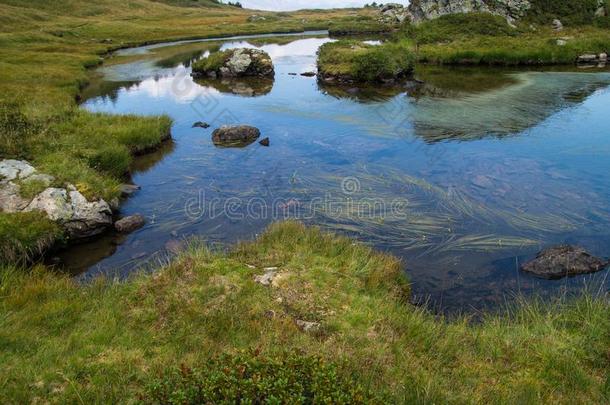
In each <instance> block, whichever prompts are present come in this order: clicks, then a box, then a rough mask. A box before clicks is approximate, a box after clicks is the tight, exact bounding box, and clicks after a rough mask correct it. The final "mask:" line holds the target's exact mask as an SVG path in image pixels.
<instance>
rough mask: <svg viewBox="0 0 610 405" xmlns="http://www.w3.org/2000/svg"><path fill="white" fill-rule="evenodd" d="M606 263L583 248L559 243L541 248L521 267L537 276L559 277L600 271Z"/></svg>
mask: <svg viewBox="0 0 610 405" xmlns="http://www.w3.org/2000/svg"><path fill="white" fill-rule="evenodd" d="M608 264H609V262H608V261H607V260H602V259H600V258H597V257H595V256H591V255H590V254H589V253H587V252H586V251H585V250H584V249H583V248H580V247H575V246H569V245H561V246H556V247H552V248H549V249H545V250H543V251H542V252H540V253H538V255H537V256H536V258H535V259H534V260H531V261H529V262H527V263H525V264H524V265H523V266H522V267H521V269H522V270H523V271H526V272H528V273H532V274H534V275H536V276H538V277H542V278H548V279H559V278H563V277H569V276H577V275H580V274H588V273H594V272H597V271H601V270H603V269H604V268H606V267H607V266H608Z"/></svg>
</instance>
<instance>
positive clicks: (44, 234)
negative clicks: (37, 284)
mask: <svg viewBox="0 0 610 405" xmlns="http://www.w3.org/2000/svg"><path fill="white" fill-rule="evenodd" d="M61 238H62V232H61V230H60V228H59V226H58V225H56V224H55V223H54V222H52V221H50V220H49V219H47V218H46V216H45V215H44V214H42V213H39V212H24V213H18V214H5V213H1V212H0V266H1V265H8V264H15V265H26V264H27V263H28V262H31V261H32V260H35V259H37V258H39V257H40V255H42V254H43V253H44V252H45V251H46V250H47V249H48V248H49V247H51V246H53V245H54V244H55V243H57V242H58V241H59V240H60V239H61Z"/></svg>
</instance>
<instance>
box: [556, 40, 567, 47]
mask: <svg viewBox="0 0 610 405" xmlns="http://www.w3.org/2000/svg"><path fill="white" fill-rule="evenodd" d="M567 43H568V42H567V41H566V40H565V39H558V40H557V45H558V46H565V45H566V44H567Z"/></svg>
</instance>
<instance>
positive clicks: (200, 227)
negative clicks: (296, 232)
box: [60, 35, 610, 311]
mask: <svg viewBox="0 0 610 405" xmlns="http://www.w3.org/2000/svg"><path fill="white" fill-rule="evenodd" d="M326 41H329V39H328V38H325V37H320V36H319V35H318V36H317V37H295V36H291V37H281V38H273V37H263V38H248V39H232V40H225V41H220V42H216V41H205V42H187V43H174V44H171V45H169V46H160V45H155V46H152V47H143V48H137V49H134V50H128V51H123V53H122V56H117V57H115V58H114V59H113V60H111V61H110V63H109V64H108V65H107V66H105V67H103V68H101V69H100V70H99V71H98V75H99V77H98V80H96V81H94V82H93V85H92V86H91V87H90V88H89V89H87V90H86V92H85V96H86V97H87V100H86V101H85V102H84V104H83V107H84V108H87V109H89V110H91V111H102V112H109V113H116V114H124V113H134V114H146V115H150V114H168V115H170V116H171V117H172V118H173V119H174V120H175V122H174V126H173V128H172V134H173V138H174V141H173V143H171V144H168V145H165V146H164V147H163V148H162V149H161V150H160V151H158V152H157V153H155V154H153V155H150V156H146V157H145V158H143V159H141V160H139V161H138V164H137V165H138V167H137V168H136V169H137V170H136V171H135V173H134V175H133V181H134V182H135V183H136V184H138V185H140V186H142V190H141V191H140V192H138V193H137V194H136V195H134V196H133V197H131V198H130V199H128V200H126V201H125V203H124V204H123V206H122V208H121V214H123V215H129V214H133V213H142V214H144V215H145V216H146V217H147V219H148V224H147V226H146V227H145V228H143V229H141V230H139V231H137V232H136V233H134V234H131V235H128V236H116V235H108V236H106V237H105V238H103V239H102V240H98V241H95V242H92V243H89V244H84V245H80V246H77V247H74V248H72V249H70V250H68V251H66V252H63V253H62V254H61V255H60V258H61V259H62V261H63V262H64V264H65V265H66V266H67V267H68V268H70V269H71V270H72V271H73V272H74V273H81V274H82V277H85V278H86V277H91V276H94V275H96V274H99V273H110V274H117V273H118V275H121V276H124V275H127V274H129V273H130V272H131V271H133V269H134V268H137V267H138V266H140V265H142V264H143V263H146V262H149V261H151V260H152V261H153V262H154V261H155V260H156V259H157V258H164V257H166V256H167V254H168V251H172V250H174V249H175V247H176V246H177V245H178V244H179V243H180V241H183V240H184V239H186V238H189V237H192V236H198V237H203V238H205V239H207V240H208V241H210V242H213V243H220V244H229V243H233V242H235V241H236V240H241V239H248V238H251V237H253V236H254V235H256V234H257V233H259V232H260V231H261V230H262V229H263V228H264V227H265V226H266V225H267V224H268V223H269V222H271V221H273V220H279V219H284V218H294V217H296V218H300V219H302V220H303V221H305V222H307V223H312V224H320V225H323V226H325V227H327V228H329V229H333V230H337V231H339V232H343V233H346V234H349V235H350V236H354V237H357V238H359V239H360V240H362V241H364V242H367V243H370V244H371V245H373V246H375V247H377V248H379V249H384V250H388V251H390V252H392V253H394V254H396V255H399V256H400V257H402V258H404V262H405V265H406V266H405V267H406V271H407V273H408V274H409V277H410V279H411V281H412V282H413V290H414V295H415V298H414V299H415V300H417V301H428V302H429V304H430V305H431V306H432V307H435V308H440V309H442V310H448V311H453V310H465V311H468V310H471V309H480V308H487V307H493V306H496V305H498V304H502V303H504V302H506V301H510V300H511V299H512V297H513V295H514V294H515V293H517V292H521V293H526V294H529V293H536V294H542V295H547V294H557V293H562V292H563V291H565V290H568V291H579V290H580V289H582V288H583V287H584V286H589V288H595V289H601V290H604V291H605V290H608V287H609V286H610V283H609V282H608V280H607V278H606V273H607V271H606V272H601V273H598V274H596V275H588V276H584V277H577V278H571V279H568V280H561V281H545V280H539V279H536V278H533V277H531V276H529V275H527V274H523V273H520V272H519V271H518V264H519V263H520V262H521V261H522V260H526V259H528V258H530V257H531V256H533V255H534V254H535V253H536V252H537V251H539V250H540V249H541V248H543V247H546V246H549V245H553V244H557V243H563V242H566V243H573V244H579V245H582V246H584V247H586V248H587V249H589V250H590V251H591V252H592V253H593V254H597V255H601V256H607V255H610V179H609V178H608V174H607V172H608V169H609V168H610V161H609V157H610V129H609V128H610V89H609V88H608V85H609V84H610V73H608V72H604V71H597V70H594V71H587V72H535V71H505V70H491V69H488V70H473V69H470V70H465V69H440V68H426V67H421V68H420V69H418V72H419V73H418V78H420V79H422V80H423V81H424V84H415V83H407V84H405V85H403V86H400V87H396V88H374V87H373V88H370V87H369V88H361V89H358V88H337V87H326V86H323V87H320V86H319V85H318V83H317V82H316V79H315V78H307V77H302V76H299V75H294V73H297V74H298V73H301V72H306V71H312V70H315V53H316V51H317V49H318V47H319V46H320V45H321V44H323V43H324V42H326ZM242 46H247V47H252V46H255V47H261V48H262V49H264V50H265V51H267V52H268V53H269V54H270V55H271V57H272V59H273V61H274V64H275V68H276V76H275V80H271V81H260V80H259V81H252V80H241V81H227V80H225V81H209V80H207V81H199V82H195V81H193V80H192V79H191V77H190V67H189V66H190V62H191V61H192V60H193V59H196V58H200V57H205V56H206V55H207V54H209V52H215V51H217V50H219V49H226V48H232V47H242ZM196 121H206V122H208V123H210V124H212V127H211V128H209V129H207V130H203V129H201V128H192V124H193V123H194V122H196ZM232 123H244V124H250V125H254V126H257V127H258V128H260V129H261V131H262V133H263V137H265V136H267V137H269V138H270V139H271V146H270V147H269V148H265V147H262V146H260V145H258V144H257V143H254V144H252V145H250V146H248V147H246V148H242V149H234V148H216V147H215V146H214V145H213V144H212V142H211V139H210V138H211V132H212V130H213V129H214V128H215V127H218V126H220V125H222V124H232Z"/></svg>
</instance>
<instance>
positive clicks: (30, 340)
mask: <svg viewBox="0 0 610 405" xmlns="http://www.w3.org/2000/svg"><path fill="white" fill-rule="evenodd" d="M252 266H254V268H252ZM267 266H278V267H279V272H280V274H282V275H283V276H282V278H281V279H280V280H278V283H276V284H277V286H276V287H264V286H261V285H259V284H257V283H255V282H254V281H253V277H254V275H258V274H262V273H263V272H264V270H263V268H264V267H267ZM407 291H408V285H406V284H405V279H404V276H403V275H402V272H401V266H400V263H399V261H398V260H397V259H396V258H393V257H391V256H387V255H384V254H380V253H376V252H374V251H372V250H371V249H370V248H368V247H366V246H363V245H361V244H359V243H355V242H353V241H352V240H350V239H347V238H343V237H337V236H333V235H329V234H327V233H325V232H322V231H320V230H319V229H316V228H306V227H304V226H302V225H300V224H298V223H295V222H285V223H279V224H274V225H272V226H271V227H270V228H269V229H268V230H267V231H266V232H265V233H263V234H262V235H261V236H260V237H259V238H258V240H256V241H254V242H245V243H242V244H240V245H238V246H236V247H235V248H233V249H231V250H229V251H228V252H227V253H221V252H215V251H211V250H209V249H206V248H205V247H204V246H203V245H202V244H192V245H190V246H188V247H187V248H186V250H185V251H184V252H183V253H182V254H180V255H179V257H177V258H176V260H174V261H172V262H171V263H169V264H168V265H167V266H165V267H164V268H162V269H159V270H158V271H156V272H155V273H153V274H148V275H147V274H139V275H134V276H132V277H131V278H130V279H129V280H127V281H125V282H117V281H115V280H110V279H97V280H94V281H92V282H91V283H87V284H77V283H76V282H75V281H73V280H70V279H68V278H67V277H65V276H62V275H58V274H53V273H51V272H49V271H47V270H46V269H44V268H42V267H37V268H34V269H32V270H31V271H30V272H23V271H17V270H16V269H13V268H7V267H4V268H2V269H0V326H1V328H0V345H1V346H2V349H3V350H2V351H0V361H2V364H3V367H2V368H1V369H0V387H1V389H2V392H3V395H4V398H6V399H7V400H9V401H13V402H31V401H32V400H34V399H35V398H43V397H44V398H46V399H47V400H49V401H52V402H80V401H82V402H84V403H88V402H96V401H98V400H100V398H103V399H104V400H109V401H116V402H125V401H132V400H133V401H137V400H138V398H140V399H142V395H146V393H149V392H150V391H148V389H149V388H150V387H151V385H155V384H158V383H159V382H160V380H161V381H163V378H164V376H167V372H168V371H169V370H176V369H180V368H181V366H182V368H183V369H184V370H186V369H192V368H196V369H200V368H205V367H206V365H213V364H217V362H218V361H219V359H223V358H225V359H227V361H226V362H223V363H220V364H219V369H221V370H222V369H223V366H224V367H225V369H226V367H230V366H231V364H233V363H232V362H231V361H230V360H229V359H232V358H235V355H238V356H239V354H240V353H256V354H255V355H254V356H260V358H263V359H266V358H272V359H277V360H278V361H282V359H286V360H287V363H282V364H292V363H290V361H289V359H288V358H287V357H286V356H291V355H295V356H297V357H300V356H303V357H306V358H309V357H315V358H319V359H322V360H323V361H324V363H325V364H328V365H329V366H331V367H334V366H336V368H335V370H336V373H337V374H336V375H337V378H339V379H341V380H343V379H346V380H347V381H348V382H349V384H348V386H352V387H358V386H360V387H362V388H363V389H364V390H366V391H370V392H372V393H374V394H379V395H384V398H383V402H393V403H404V402H421V403H423V402H457V403H466V402H474V403H482V402H493V403H506V402H510V401H516V400H520V399H521V400H522V399H523V398H526V397H527V398H533V399H535V401H536V402H542V403H584V402H604V401H605V400H606V395H607V390H606V388H605V384H606V379H607V375H606V374H607V368H608V366H609V364H608V359H607V356H606V351H607V347H608V344H609V343H610V342H609V341H608V339H609V336H610V334H608V331H609V330H610V317H608V314H609V307H608V305H609V301H608V297H607V295H606V294H605V293H602V294H596V295H593V294H591V295H588V296H584V297H581V298H569V297H560V298H558V299H557V300H555V301H552V302H547V303H543V302H541V301H537V300H528V301H522V300H521V299H520V298H519V297H515V298H514V299H513V300H514V303H513V304H511V305H509V306H508V307H507V308H506V310H500V312H499V313H496V314H482V315H481V316H480V318H479V319H478V320H472V319H470V318H468V317H461V316H457V317H456V318H455V319H451V320H450V319H447V318H444V317H442V316H437V315H434V314H431V313H429V312H428V311H426V310H425V309H423V308H421V307H420V308H417V307H414V306H411V305H410V304H408V303H407V301H406V299H405V298H406V295H405V293H406V292H407ZM295 319H304V320H310V321H317V322H319V323H320V327H319V329H318V330H317V331H315V332H304V331H302V330H301V329H299V327H298V326H297V325H296V324H295ZM221 361H222V360H221ZM568 365H569V367H567V366H568ZM215 370H216V368H215ZM295 370H303V371H305V370H307V368H301V367H300V366H295ZM278 372H279V371H278ZM208 375H209V374H208ZM574 377H576V378H574ZM568 380H569V381H568ZM172 387H175V388H177V387H178V386H176V385H174V384H172ZM338 387H339V386H338ZM228 391H229V392H228V393H227V395H230V393H231V392H233V390H228Z"/></svg>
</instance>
